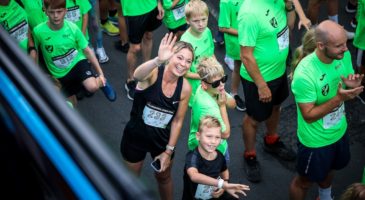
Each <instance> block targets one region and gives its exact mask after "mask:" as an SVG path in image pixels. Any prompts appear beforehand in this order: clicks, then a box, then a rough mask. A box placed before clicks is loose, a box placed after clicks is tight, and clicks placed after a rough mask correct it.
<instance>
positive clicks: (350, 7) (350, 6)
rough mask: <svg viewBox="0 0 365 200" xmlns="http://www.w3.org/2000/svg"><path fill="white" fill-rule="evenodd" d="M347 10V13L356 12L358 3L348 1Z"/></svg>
mask: <svg viewBox="0 0 365 200" xmlns="http://www.w3.org/2000/svg"><path fill="white" fill-rule="evenodd" d="M345 10H346V12H347V13H355V12H356V10H357V5H354V4H352V3H350V1H348V2H347V5H346V6H345Z"/></svg>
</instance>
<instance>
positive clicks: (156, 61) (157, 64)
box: [155, 57, 164, 67]
mask: <svg viewBox="0 0 365 200" xmlns="http://www.w3.org/2000/svg"><path fill="white" fill-rule="evenodd" d="M158 61H160V60H159V59H158V57H156V58H155V65H156V66H157V67H161V65H162V64H163V63H164V62H162V63H160V62H158Z"/></svg>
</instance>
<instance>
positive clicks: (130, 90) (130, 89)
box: [124, 80, 137, 101]
mask: <svg viewBox="0 0 365 200" xmlns="http://www.w3.org/2000/svg"><path fill="white" fill-rule="evenodd" d="M136 85H137V83H136V81H134V80H133V81H129V82H125V84H124V88H125V90H126V91H127V97H128V99H130V100H132V101H133V100H134V92H135V91H136Z"/></svg>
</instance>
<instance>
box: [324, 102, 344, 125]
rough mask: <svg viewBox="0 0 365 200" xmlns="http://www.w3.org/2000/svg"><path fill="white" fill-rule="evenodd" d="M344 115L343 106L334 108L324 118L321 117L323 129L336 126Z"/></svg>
mask: <svg viewBox="0 0 365 200" xmlns="http://www.w3.org/2000/svg"><path fill="white" fill-rule="evenodd" d="M344 113H345V106H344V103H342V104H341V105H340V106H339V107H337V108H335V109H334V110H333V111H332V112H331V113H328V114H327V115H326V116H324V117H323V128H324V129H329V128H331V127H333V126H335V125H337V124H338V123H339V122H340V121H341V118H342V116H343V115H344Z"/></svg>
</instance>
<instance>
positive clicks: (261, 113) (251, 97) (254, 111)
mask: <svg viewBox="0 0 365 200" xmlns="http://www.w3.org/2000/svg"><path fill="white" fill-rule="evenodd" d="M241 80H242V81H241V82H242V88H243V92H244V94H245V101H246V108H247V110H246V113H247V115H248V116H250V117H252V118H253V119H254V120H256V121H258V122H262V121H265V120H267V119H268V118H269V117H270V116H271V113H272V109H273V107H274V106H276V105H280V104H281V103H282V102H284V101H285V99H286V98H287V97H288V96H289V88H288V80H287V76H286V73H284V74H283V75H282V76H281V77H279V78H277V79H274V80H272V81H269V82H267V85H268V87H269V88H270V90H271V95H272V100H271V102H268V103H263V102H262V101H260V100H259V94H258V91H257V86H256V84H255V83H254V82H251V81H248V80H245V79H243V78H242V77H241Z"/></svg>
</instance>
